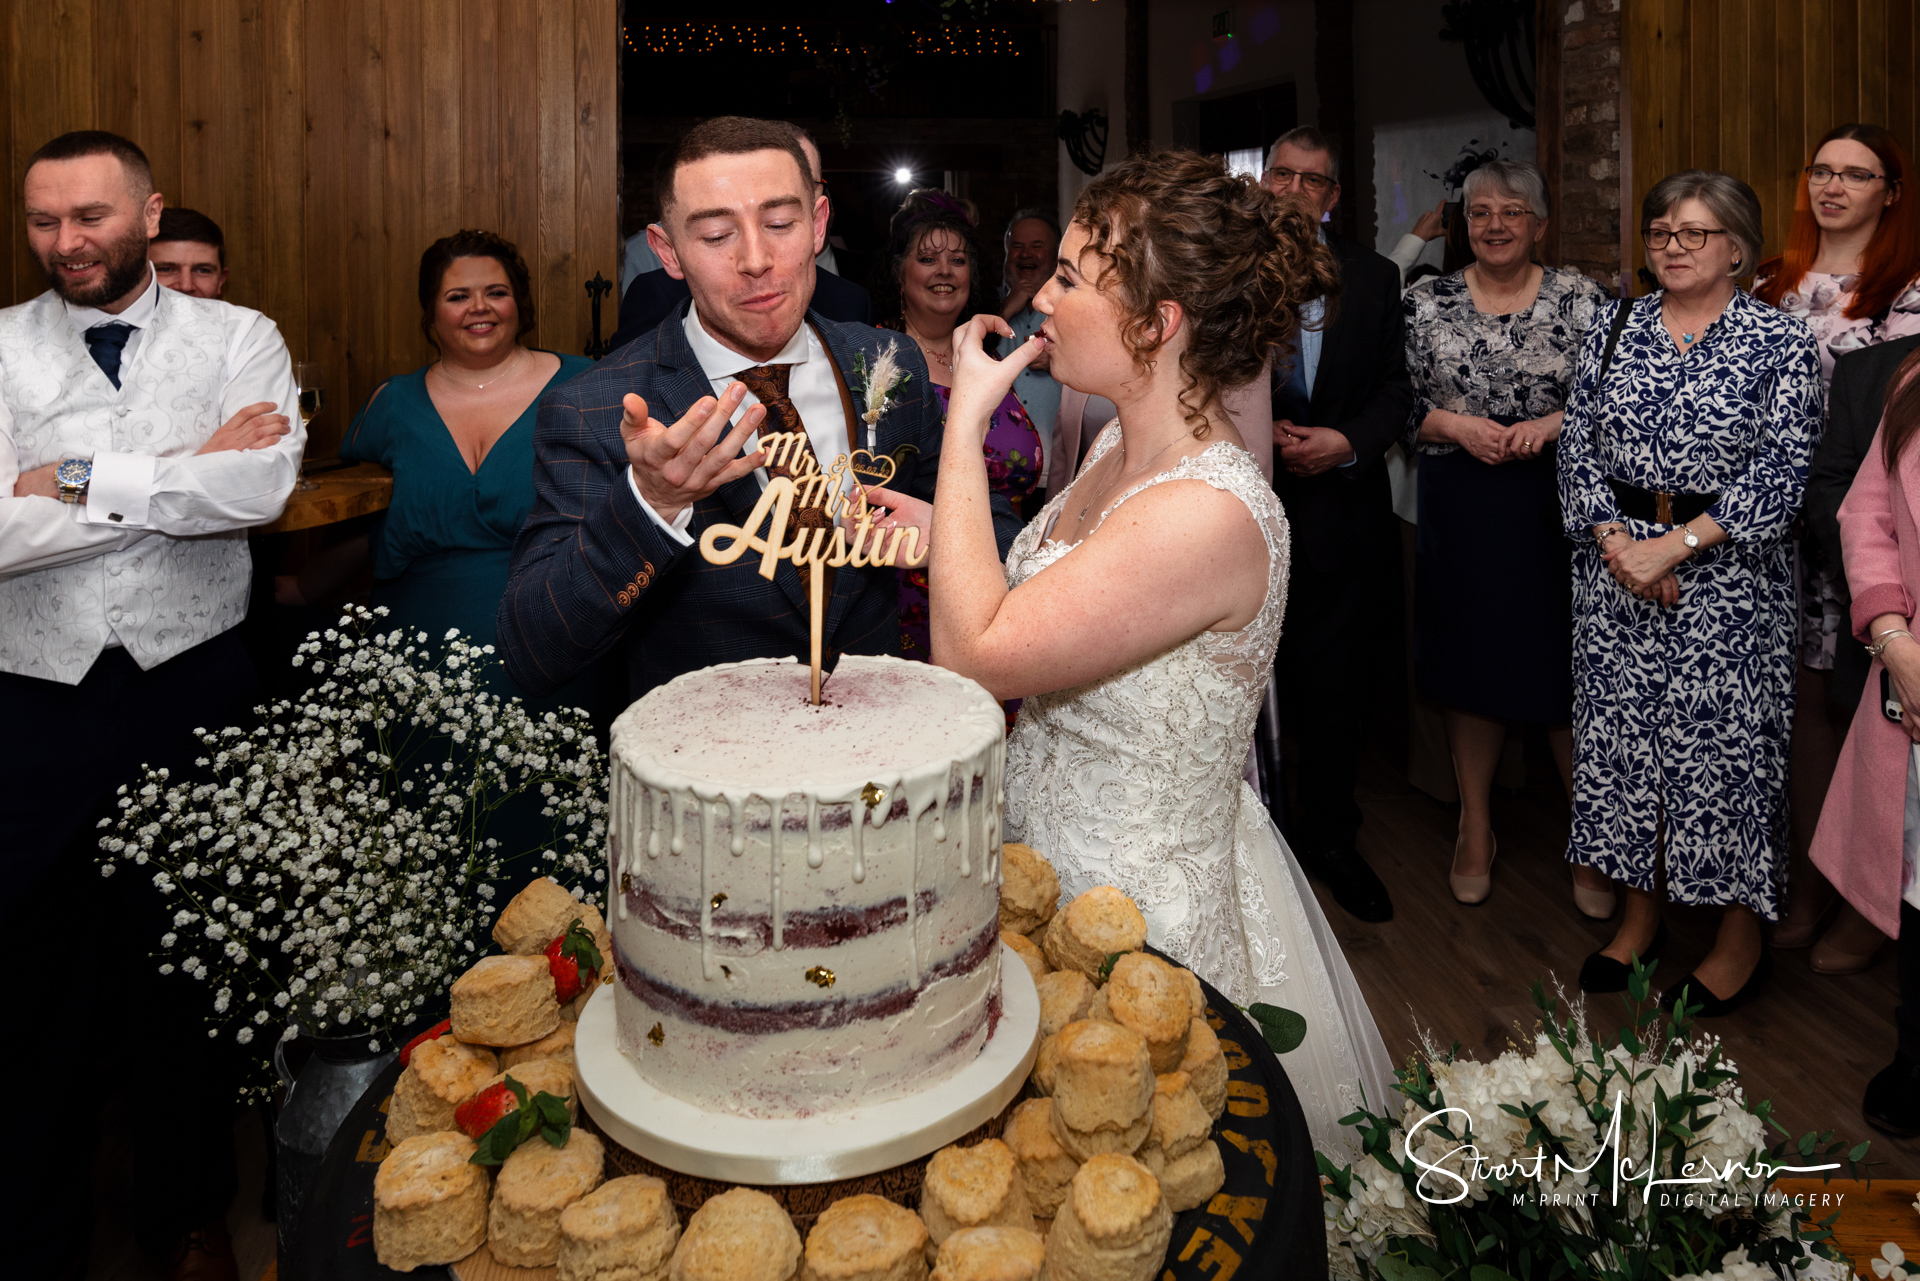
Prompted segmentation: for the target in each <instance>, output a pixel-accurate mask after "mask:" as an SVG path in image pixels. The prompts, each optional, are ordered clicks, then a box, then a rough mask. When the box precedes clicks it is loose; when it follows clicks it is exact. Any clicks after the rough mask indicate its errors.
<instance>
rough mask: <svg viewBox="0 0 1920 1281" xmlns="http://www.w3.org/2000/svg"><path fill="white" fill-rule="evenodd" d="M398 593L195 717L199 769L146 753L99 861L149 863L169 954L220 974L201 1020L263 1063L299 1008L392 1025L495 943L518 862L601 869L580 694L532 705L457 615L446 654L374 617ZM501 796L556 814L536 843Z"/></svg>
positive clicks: (191, 969)
mask: <svg viewBox="0 0 1920 1281" xmlns="http://www.w3.org/2000/svg"><path fill="white" fill-rule="evenodd" d="M385 613H386V611H385V610H384V609H377V610H373V611H368V610H366V609H362V608H359V607H354V608H352V609H350V610H349V611H348V612H347V614H346V615H345V616H344V617H342V618H341V620H340V624H339V626H338V627H333V628H328V629H327V630H326V631H325V632H315V633H311V634H309V636H308V638H307V640H306V642H305V643H303V644H302V645H301V646H300V647H299V649H298V651H297V652H296V654H295V656H294V658H293V665H294V666H295V667H302V666H304V667H306V668H307V670H309V671H311V672H312V674H313V675H314V676H315V677H316V678H317V679H318V681H319V683H318V684H317V685H315V686H314V687H313V688H312V689H309V690H308V691H307V692H306V693H305V694H304V695H302V696H301V697H300V698H298V699H295V700H291V701H282V702H278V703H275V704H274V705H273V706H271V707H261V708H256V709H255V710H256V713H257V714H259V715H260V716H261V718H262V723H261V724H260V725H259V726H257V727H256V728H253V729H251V730H244V729H239V728H235V727H228V728H226V729H222V730H219V731H211V730H205V729H202V730H196V731H195V734H196V737H198V738H199V740H200V742H201V744H202V745H203V746H204V748H205V749H206V753H207V754H206V755H205V756H204V757H202V758H201V759H200V760H198V761H197V762H195V765H196V770H195V774H194V776H193V778H192V779H191V780H188V781H181V782H175V781H173V780H171V779H170V778H169V777H168V774H167V771H165V770H153V769H148V770H145V771H144V772H143V777H142V778H141V780H140V781H139V782H137V783H135V784H133V785H132V786H130V787H127V786H123V787H121V788H120V791H119V795H120V800H119V806H120V815H119V818H118V819H117V820H116V819H112V818H108V819H103V820H101V827H102V828H109V827H110V828H111V829H112V830H111V832H110V833H109V834H107V835H106V836H105V837H104V838H103V839H102V840H101V842H100V845H101V849H102V850H103V851H104V856H103V858H102V860H101V868H100V870H101V874H102V875H106V876H111V875H113V874H114V873H115V871H116V870H117V869H120V868H125V869H127V870H128V871H129V872H131V873H132V874H134V875H138V876H148V877H151V878H152V880H153V883H154V885H155V886H157V887H158V888H159V890H160V891H161V893H162V894H163V895H164V896H166V898H167V899H168V900H169V901H170V902H171V903H172V904H173V905H174V906H175V910H174V912H173V916H172V921H171V928H170V929H168V930H167V932H166V933H165V934H163V935H162V936H161V937H160V939H159V949H158V951H157V952H156V953H155V955H156V956H157V957H159V958H160V960H161V962H162V963H161V965H160V972H161V973H162V974H170V973H173V972H174V971H175V970H178V971H180V972H181V973H182V974H184V975H187V976H190V977H192V978H194V979H196V980H198V981H200V982H202V983H205V984H207V986H208V987H209V988H210V989H211V991H212V1014H211V1016H210V1018H209V1019H208V1022H209V1025H210V1026H209V1030H208V1035H209V1036H219V1035H220V1033H221V1030H222V1028H223V1027H227V1028H231V1029H232V1033H231V1034H232V1036H233V1038H234V1040H235V1041H236V1042H238V1043H239V1044H241V1045H253V1044H256V1037H260V1038H265V1039H262V1040H261V1041H260V1042H259V1043H258V1045H259V1048H256V1049H255V1050H254V1051H253V1053H254V1054H255V1055H256V1057H257V1058H258V1060H259V1065H260V1066H261V1067H262V1068H264V1067H265V1065H266V1061H267V1056H268V1054H270V1052H271V1048H272V1045H273V1043H274V1042H275V1041H277V1040H280V1039H283V1038H286V1037H291V1036H294V1035H296V1034H297V1030H298V1029H304V1030H305V1031H306V1032H308V1033H311V1034H315V1035H325V1036H361V1035H364V1036H366V1037H367V1045H368V1048H369V1050H372V1051H378V1050H379V1049H381V1048H383V1046H390V1044H391V1041H392V1035H391V1034H392V1032H393V1031H394V1030H397V1029H399V1028H401V1027H403V1026H405V1025H406V1024H407V1023H409V1022H411V1021H412V1020H414V1019H416V1018H418V1017H419V1016H420V1015H421V1014H422V1013H424V1012H425V1011H426V1009H427V1007H428V1006H429V1004H430V1003H434V1002H438V1001H440V1000H443V999H444V997H445V994H446V992H447V989H448V987H449V985H450V984H451V983H452V981H453V980H454V979H455V978H456V977H458V975H459V973H460V972H461V971H463V970H464V969H466V968H467V967H468V966H469V965H471V964H472V960H473V958H474V956H475V953H476V949H477V948H481V947H484V946H485V942H486V938H487V934H488V931H489V930H490V929H491V921H492V918H493V915H494V913H495V911H496V907H495V903H494V900H495V898H496V897H497V896H498V894H499V888H500V886H501V885H502V883H503V882H505V881H507V880H509V879H511V880H514V881H519V880H524V879H526V875H527V872H526V871H524V870H519V868H518V867H516V866H515V865H528V864H537V865H538V866H537V868H536V869H534V870H535V871H536V874H543V875H551V876H553V877H554V878H555V879H556V880H558V881H560V882H561V883H562V884H564V885H568V886H569V888H572V889H573V890H574V892H575V893H576V894H580V893H581V892H582V891H583V889H585V888H586V887H587V886H589V885H592V884H594V883H597V882H603V881H604V880H605V876H606V873H605V871H604V869H603V868H602V866H601V863H602V860H601V859H600V857H599V851H600V849H601V847H602V845H603V844H604V841H605V835H606V819H605V813H606V802H605V800H604V799H603V798H604V797H605V795H606V768H605V760H604V758H603V756H602V753H601V751H600V748H599V745H598V743H597V741H596V739H595V737H594V734H593V731H592V728H591V726H590V725H589V723H588V720H587V717H586V714H585V713H584V712H581V711H579V710H577V709H571V708H569V709H567V710H565V711H563V712H559V713H553V712H549V713H547V714H545V715H544V716H541V717H540V718H538V719H536V718H535V717H533V716H532V715H530V714H529V713H528V712H527V711H526V709H525V708H524V707H523V706H522V705H521V702H520V700H519V699H517V698H514V699H503V698H501V697H500V696H499V695H497V694H494V693H491V692H489V691H487V690H486V689H485V688H483V684H482V680H481V678H480V676H479V674H478V673H477V671H476V667H477V665H478V664H480V663H483V662H489V661H493V660H492V657H491V656H492V654H493V647H492V646H491V645H486V646H476V645H474V644H472V643H471V642H470V641H468V640H467V639H465V638H464V637H462V636H460V635H459V634H458V632H448V633H447V635H446V637H445V638H444V640H443V645H442V647H441V649H440V651H439V653H438V655H437V656H436V654H435V652H434V651H433V649H431V648H430V647H429V644H428V637H427V634H426V633H424V632H413V633H411V634H409V633H405V632H402V631H400V630H397V629H396V630H392V631H387V632H381V631H378V630H376V625H377V623H378V620H379V619H380V618H381V617H383V616H384V615H385ZM509 804H512V805H514V806H515V807H516V815H517V816H518V819H519V823H520V826H522V827H526V826H529V825H531V826H533V827H534V828H546V829H550V830H548V831H544V832H541V833H540V839H539V841H538V844H537V845H536V847H535V848H532V849H524V850H508V849H505V848H503V846H502V842H501V841H500V839H499V838H498V836H496V835H490V834H489V833H488V825H489V820H490V819H492V818H493V817H494V816H495V814H496V812H497V811H499V810H500V809H501V807H502V806H506V805H509ZM536 806H537V813H538V815H539V817H540V819H541V820H542V821H541V822H539V823H531V824H529V819H530V816H531V814H532V813H534V812H535V809H536ZM510 869H512V870H510ZM269 1030H272V1031H273V1033H274V1035H273V1036H272V1037H271V1038H267V1037H266V1034H267V1033H268V1031H269ZM269 1080H270V1078H269V1077H268V1076H267V1074H266V1073H265V1072H262V1073H260V1074H259V1076H258V1078H257V1079H256V1080H255V1081H254V1082H252V1083H250V1084H249V1086H248V1089H247V1093H263V1092H264V1090H265V1088H266V1086H267V1084H268V1081H269Z"/></svg>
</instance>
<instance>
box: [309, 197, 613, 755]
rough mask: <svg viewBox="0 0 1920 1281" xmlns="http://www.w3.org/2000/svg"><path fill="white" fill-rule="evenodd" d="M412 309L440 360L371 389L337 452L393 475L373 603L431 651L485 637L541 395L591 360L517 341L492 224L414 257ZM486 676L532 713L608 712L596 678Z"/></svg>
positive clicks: (503, 250) (507, 263) (504, 251)
mask: <svg viewBox="0 0 1920 1281" xmlns="http://www.w3.org/2000/svg"><path fill="white" fill-rule="evenodd" d="M420 306H421V311H422V317H421V325H422V328H423V329H425V330H426V333H427V338H428V341H430V342H432V343H433V345H434V346H435V348H437V349H438V351H439V352H440V358H439V359H438V360H436V361H434V362H433V363H432V364H429V365H426V366H423V367H422V368H420V369H416V370H414V371H413V372H412V373H410V374H401V375H399V376H397V377H394V378H390V379H388V380H387V382H386V383H385V384H383V385H382V386H381V387H380V388H379V389H378V390H377V391H375V392H374V394H373V398H372V399H371V400H369V401H368V402H367V405H366V408H364V409H362V410H361V411H360V415H359V417H357V418H355V419H354V422H353V425H352V426H351V427H350V428H349V429H348V431H347V438H346V441H345V443H344V444H343V445H342V446H341V449H340V453H341V456H342V457H344V458H349V459H353V460H355V461H361V462H371V463H378V464H380V465H381V466H383V467H385V468H387V469H388V470H390V471H391V472H392V473H393V502H392V505H391V506H390V507H389V508H388V509H387V511H386V513H385V518H384V520H383V521H382V522H381V523H380V525H379V526H378V528H377V529H376V530H375V531H374V533H373V536H372V539H371V551H372V554H373V573H374V586H373V604H374V605H376V606H378V605H384V606H386V607H387V610H388V614H387V624H388V625H389V626H391V625H399V626H402V627H405V628H408V629H415V630H420V631H425V632H426V633H427V635H428V636H429V637H430V638H431V641H432V643H433V644H434V645H435V646H438V645H439V643H440V641H441V638H442V637H443V636H445V635H446V634H447V631H448V629H450V628H458V629H459V630H460V631H461V632H463V633H465V634H466V635H467V636H468V637H469V638H470V639H472V640H473V641H474V643H476V644H480V645H491V644H493V643H494V615H495V614H496V612H497V611H498V609H499V606H500V598H501V597H502V596H503V595H504V594H505V593H506V586H507V567H508V562H509V560H510V558H511V555H512V551H513V540H514V538H515V536H516V535H517V534H519V532H520V526H521V524H522V523H524V522H525V520H526V518H527V513H528V511H530V510H531V509H532V507H533V427H534V417H535V414H536V411H537V410H538V407H539V403H540V397H541V396H542V394H544V393H545V392H546V391H547V389H548V388H551V387H556V386H558V385H559V384H561V383H563V382H565V381H567V380H568V379H569V378H572V377H574V376H575V375H577V374H579V373H581V372H582V371H583V370H586V369H588V368H590V367H591V366H592V364H593V362H592V361H590V360H587V359H586V358H585V357H582V356H560V355H556V354H554V353H553V352H548V351H540V350H535V349H529V348H527V347H525V346H523V345H521V343H520V337H521V335H522V334H524V333H525V332H526V331H527V330H529V329H531V328H532V327H533V308H532V290H531V288H530V285H529V281H528V275H527V268H526V264H525V262H524V260H522V259H521V257H520V254H519V251H518V250H516V249H515V248H514V246H513V245H512V244H511V243H510V242H508V241H506V240H503V239H501V238H500V237H498V236H495V235H492V234H491V233H489V232H484V231H462V232H459V233H457V234H456V235H452V236H448V237H445V238H443V239H441V240H438V241H435V242H434V244H433V245H432V247H431V248H429V249H428V250H427V252H426V253H425V254H424V255H423V256H422V258H421V260H420ZM483 672H484V675H485V679H486V682H487V686H488V688H489V689H490V690H492V691H493V692H494V693H497V694H500V695H502V696H503V697H515V696H518V697H520V698H521V699H522V700H523V701H524V702H525V704H526V705H527V708H528V710H529V711H532V712H533V713H535V714H536V715H538V714H540V713H543V712H545V711H547V710H550V709H554V708H559V707H584V708H586V709H587V711H588V712H589V713H590V714H593V715H594V716H595V718H596V722H598V720H600V719H601V718H602V717H603V715H604V713H605V711H607V710H609V709H606V708H603V707H601V706H599V704H600V703H601V702H603V701H604V700H603V699H602V698H601V697H600V692H599V688H598V684H599V683H598V682H597V681H596V680H595V679H594V677H593V676H592V675H591V674H590V675H588V676H583V677H581V678H579V679H577V680H575V681H574V682H572V683H571V684H569V685H567V686H565V687H563V688H562V689H560V690H559V691H557V692H555V693H554V694H552V695H549V696H547V697H544V698H530V697H527V696H526V694H525V693H524V692H523V691H522V690H521V689H520V688H519V686H517V685H516V684H514V682H513V680H512V678H510V677H509V676H508V675H507V673H506V669H505V668H503V667H502V666H501V665H500V662H499V659H498V658H495V659H493V660H492V661H491V662H489V663H488V664H487V665H486V666H485V667H484V668H483Z"/></svg>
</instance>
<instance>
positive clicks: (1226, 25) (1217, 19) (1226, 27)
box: [1213, 9, 1233, 40]
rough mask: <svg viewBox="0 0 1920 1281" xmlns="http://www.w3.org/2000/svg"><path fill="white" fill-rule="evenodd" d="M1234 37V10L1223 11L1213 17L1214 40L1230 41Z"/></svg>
mask: <svg viewBox="0 0 1920 1281" xmlns="http://www.w3.org/2000/svg"><path fill="white" fill-rule="evenodd" d="M1232 36H1233V10H1231V9H1222V10H1221V11H1220V12H1219V13H1216V14H1214V15H1213V38H1214V39H1215V40H1228V39H1231V38H1232Z"/></svg>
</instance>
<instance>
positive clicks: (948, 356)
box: [900, 316, 953, 373]
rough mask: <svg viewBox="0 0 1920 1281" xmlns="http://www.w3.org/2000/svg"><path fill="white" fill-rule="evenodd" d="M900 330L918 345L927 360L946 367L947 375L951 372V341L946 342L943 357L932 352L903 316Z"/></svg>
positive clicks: (929, 344) (931, 347)
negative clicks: (937, 362)
mask: <svg viewBox="0 0 1920 1281" xmlns="http://www.w3.org/2000/svg"><path fill="white" fill-rule="evenodd" d="M900 328H902V329H904V330H905V331H906V333H907V337H909V338H911V339H913V341H914V342H915V343H917V344H918V345H919V347H920V350H921V351H922V352H924V353H925V354H926V357H927V359H928V360H936V361H939V362H940V363H941V364H942V365H945V366H946V367H947V372H948V373H952V372H953V342H952V340H951V339H949V340H948V342H947V353H946V355H944V356H943V355H941V354H940V353H939V352H938V351H936V350H934V348H933V345H932V344H931V343H930V342H929V341H928V340H927V339H925V338H922V337H921V336H920V335H919V334H916V333H914V332H913V326H912V325H911V324H909V323H908V322H907V318H906V317H905V316H902V317H901V318H900Z"/></svg>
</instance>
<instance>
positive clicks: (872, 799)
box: [860, 783, 887, 809]
mask: <svg viewBox="0 0 1920 1281" xmlns="http://www.w3.org/2000/svg"><path fill="white" fill-rule="evenodd" d="M860 799H861V800H863V801H865V802H866V805H867V808H868V809H873V808H874V807H875V806H877V805H879V804H880V802H881V801H884V800H886V799H887V789H886V788H884V787H881V786H880V785H879V784H877V783H868V784H867V785H866V786H865V787H863V788H861V789H860Z"/></svg>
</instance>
